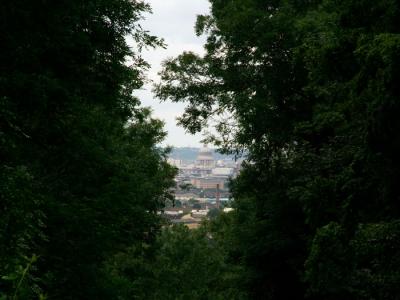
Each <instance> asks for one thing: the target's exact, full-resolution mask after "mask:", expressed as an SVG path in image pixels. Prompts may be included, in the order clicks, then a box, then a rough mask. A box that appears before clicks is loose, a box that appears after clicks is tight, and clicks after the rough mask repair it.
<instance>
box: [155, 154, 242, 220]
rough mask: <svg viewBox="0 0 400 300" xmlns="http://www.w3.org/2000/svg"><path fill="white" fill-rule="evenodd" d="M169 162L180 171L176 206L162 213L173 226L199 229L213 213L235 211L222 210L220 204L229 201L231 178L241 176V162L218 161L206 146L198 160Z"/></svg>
mask: <svg viewBox="0 0 400 300" xmlns="http://www.w3.org/2000/svg"><path fill="white" fill-rule="evenodd" d="M168 162H169V163H170V164H171V165H174V166H175V167H177V169H178V175H177V176H176V178H175V181H176V188H175V189H174V194H175V204H174V205H173V206H171V207H166V208H165V209H164V211H163V212H162V214H163V215H164V216H165V217H166V218H167V219H169V220H170V221H171V223H183V224H185V225H186V226H188V227H189V228H196V227H197V226H199V224H200V223H201V221H202V219H204V218H207V217H208V214H209V212H210V211H211V210H218V211H222V212H229V211H230V210H232V209H231V208H227V207H225V208H223V207H222V205H221V202H224V201H228V200H229V184H228V183H229V179H230V178H234V177H235V176H236V175H237V174H238V172H239V169H240V162H237V161H234V160H232V159H231V158H227V159H226V160H215V159H214V155H213V151H212V150H211V149H209V148H208V147H207V146H204V147H203V148H201V149H200V150H199V152H198V153H197V157H196V160H180V159H172V158H170V159H169V160H168Z"/></svg>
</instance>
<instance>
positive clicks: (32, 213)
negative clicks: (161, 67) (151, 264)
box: [0, 0, 175, 299]
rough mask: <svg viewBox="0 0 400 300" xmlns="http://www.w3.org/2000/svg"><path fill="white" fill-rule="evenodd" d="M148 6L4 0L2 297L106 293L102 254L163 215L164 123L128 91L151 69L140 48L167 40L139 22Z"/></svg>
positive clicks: (167, 176)
mask: <svg viewBox="0 0 400 300" xmlns="http://www.w3.org/2000/svg"><path fill="white" fill-rule="evenodd" d="M149 9H150V8H149V6H148V5H147V4H145V3H143V2H142V1H129V0H113V1H108V0H107V1H103V0H101V1H81V0H72V1H39V2H38V1H28V2H27V1H4V3H2V5H1V8H0V16H1V17H0V24H1V25H0V27H1V32H0V41H1V45H2V47H1V49H0V64H1V70H0V163H1V164H0V212H1V220H0V241H1V242H0V276H1V278H2V279H1V280H0V291H1V293H2V294H4V295H5V296H7V297H9V298H10V297H11V298H12V297H14V298H20V299H37V298H39V297H41V296H40V295H41V294H46V295H48V297H49V298H55V299H109V298H113V296H112V295H108V296H105V295H102V294H101V292H100V290H101V289H100V286H99V285H100V283H99V279H98V278H99V277H100V274H101V264H102V262H103V261H104V260H105V259H107V258H108V257H110V256H112V255H113V254H115V253H116V252H118V251H119V250H120V249H124V248H125V247H127V246H128V245H131V244H134V243H140V242H150V241H151V240H153V239H154V236H155V234H156V232H157V231H158V230H159V228H160V226H161V222H160V220H159V219H158V217H157V215H156V212H157V210H158V209H160V208H161V207H163V205H164V201H165V199H167V198H170V195H169V193H168V189H169V187H170V186H172V184H173V180H172V178H173V176H174V174H175V170H174V169H173V168H172V167H170V166H169V165H168V164H167V163H166V151H164V150H161V149H159V148H157V147H156V144H157V143H159V142H160V141H161V140H162V139H163V137H164V136H165V133H164V132H163V129H162V125H163V124H162V123H161V122H160V121H158V120H154V119H152V118H151V116H150V112H149V110H148V109H143V108H140V107H139V104H140V103H139V100H138V99H136V98H135V97H133V96H132V93H133V91H134V90H135V89H137V88H140V87H141V86H142V84H143V82H144V71H145V70H146V69H147V68H148V64H147V63H146V62H145V61H144V60H143V59H142V58H141V55H140V49H142V48H143V47H156V46H162V45H163V43H162V40H160V39H158V38H156V37H154V36H151V35H150V34H149V33H148V32H147V31H145V30H144V29H142V28H141V26H140V25H139V23H138V21H140V19H141V18H142V13H144V12H148V11H149ZM127 36H132V37H133V40H134V42H135V45H134V49H136V50H137V51H136V52H133V50H132V49H131V48H130V47H129V46H128V44H127V42H126V37H127ZM27 257H28V258H29V257H37V258H38V259H37V261H36V262H35V263H32V264H29V263H28V262H27V261H26V258H27ZM27 266H29V268H28V267H27ZM25 270H26V272H25ZM21 274H23V276H21ZM19 278H21V281H18V280H19ZM11 279H12V280H11ZM18 282H20V283H18ZM14 294H15V296H13V295H14ZM2 296H3V295H2ZM107 297H108V298H107Z"/></svg>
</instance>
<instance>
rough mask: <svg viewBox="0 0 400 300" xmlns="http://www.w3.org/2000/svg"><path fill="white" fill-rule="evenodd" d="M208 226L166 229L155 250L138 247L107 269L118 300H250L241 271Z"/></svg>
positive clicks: (112, 260) (118, 256) (111, 263)
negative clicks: (211, 235)
mask: <svg viewBox="0 0 400 300" xmlns="http://www.w3.org/2000/svg"><path fill="white" fill-rule="evenodd" d="M207 229H208V228H207V227H203V228H201V229H200V230H192V231H191V230H189V229H188V228H187V227H185V226H183V225H180V226H175V225H174V226H171V227H169V228H168V227H166V228H164V229H163V230H162V232H161V234H160V235H159V236H158V237H157V240H156V243H154V244H153V246H152V247H149V245H142V246H136V247H132V248H130V249H128V250H127V251H124V252H121V253H118V254H117V255H115V256H114V257H112V258H111V259H110V260H109V261H108V262H107V264H106V265H105V272H106V273H107V274H111V276H109V278H110V281H113V282H114V283H113V284H114V285H115V286H118V287H119V288H118V290H115V293H116V295H117V296H118V297H119V298H118V299H149V300H150V299H151V300H153V299H154V300H159V299H171V300H176V299H188V298H189V299H196V300H197V299H216V300H219V299H221V300H223V299H246V298H245V293H244V291H243V290H241V289H240V287H239V286H237V285H236V283H237V282H238V280H239V274H240V273H241V272H240V269H239V267H237V266H234V265H233V264H230V263H228V262H227V260H226V259H227V257H226V251H225V250H224V249H223V247H222V246H221V245H220V244H218V243H217V242H216V240H214V239H212V238H210V237H209V234H208V231H207Z"/></svg>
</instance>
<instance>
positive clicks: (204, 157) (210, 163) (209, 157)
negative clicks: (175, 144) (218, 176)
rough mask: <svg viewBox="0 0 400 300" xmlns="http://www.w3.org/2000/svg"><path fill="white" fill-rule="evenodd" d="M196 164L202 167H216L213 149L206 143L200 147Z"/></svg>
mask: <svg viewBox="0 0 400 300" xmlns="http://www.w3.org/2000/svg"><path fill="white" fill-rule="evenodd" d="M196 164H197V166H198V167H200V168H202V169H212V168H214V166H215V161H214V157H213V154H212V151H211V150H210V149H209V148H208V147H207V145H204V147H203V148H201V149H200V151H199V154H198V155H197V160H196Z"/></svg>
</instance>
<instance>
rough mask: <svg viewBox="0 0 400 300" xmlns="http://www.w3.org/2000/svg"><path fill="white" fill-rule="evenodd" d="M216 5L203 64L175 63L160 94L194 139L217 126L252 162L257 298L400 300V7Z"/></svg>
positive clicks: (248, 250)
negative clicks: (177, 105)
mask: <svg viewBox="0 0 400 300" xmlns="http://www.w3.org/2000/svg"><path fill="white" fill-rule="evenodd" d="M210 2H211V14H210V16H200V17H199V18H198V21H197V25H196V32H197V33H198V34H206V35H207V43H206V45H205V48H206V54H205V56H204V57H199V56H197V55H195V54H193V53H190V52H187V53H183V54H182V55H180V56H179V57H177V58H175V59H172V60H169V61H167V62H165V65H164V69H163V71H162V73H161V76H162V82H161V84H159V85H157V86H156V92H157V94H158V96H159V97H160V98H161V99H171V100H172V101H184V102H186V103H187V108H186V110H185V113H184V115H183V116H182V118H181V119H180V122H181V124H182V125H183V126H185V127H186V128H187V129H188V130H190V131H192V132H195V131H199V130H200V129H201V128H202V127H204V125H205V123H206V122H207V121H208V120H210V119H212V120H213V122H217V130H218V131H219V133H220V134H219V135H218V136H211V137H210V139H211V140H213V141H214V142H215V144H216V145H219V146H221V147H222V148H223V149H224V150H226V151H232V152H235V151H240V150H241V149H248V151H249V158H248V160H249V161H250V162H251V163H248V164H247V165H246V166H245V168H244V170H243V172H242V174H241V175H240V176H239V178H238V179H237V180H236V182H235V184H234V187H233V194H234V197H235V199H236V206H237V207H236V208H237V216H236V218H235V220H236V221H235V224H236V225H234V226H236V230H235V234H234V237H235V239H236V242H235V243H234V245H235V247H233V248H232V250H231V255H232V256H235V257H238V258H239V259H240V260H241V261H242V262H243V264H244V265H245V266H246V269H247V272H246V273H244V275H243V278H244V279H243V281H244V282H246V283H247V289H248V290H249V291H251V292H252V293H253V298H257V299H260V298H265V299H292V298H295V299H300V298H303V297H306V296H307V297H309V298H313V297H314V298H315V299H399V298H400V290H399V288H398V285H397V286H396V284H395V283H394V282H398V281H399V279H400V277H399V274H398V272H397V271H395V270H396V269H397V270H398V269H399V267H400V266H399V264H398V259H397V258H396V257H397V256H398V249H399V245H398V243H397V241H396V240H397V238H398V224H397V221H398V219H399V217H400V215H399V213H400V206H399V200H400V199H399V189H398V182H399V179H400V174H399V172H400V170H399V168H398V166H399V165H400V161H399V155H398V153H399V150H400V139H399V137H400V135H399V130H400V121H399V120H400V118H399V113H400V101H399V100H400V99H399V95H400V91H399V85H398V82H399V80H400V76H399V75H400V73H399V70H400V51H399V50H400V49H399V47H400V32H399V29H400V26H399V25H400V24H399V20H400V6H399V3H398V1H394V0H387V1H367V0H362V1H359V0H357V1H332V0H317V1H297V0H296V1H295V0H289V1H259V0H246V1H243V0H233V1H232V0H230V1H227V0H212V1H210ZM215 120H217V121H215ZM383 240H384V241H385V242H383ZM379 241H382V242H379Z"/></svg>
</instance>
